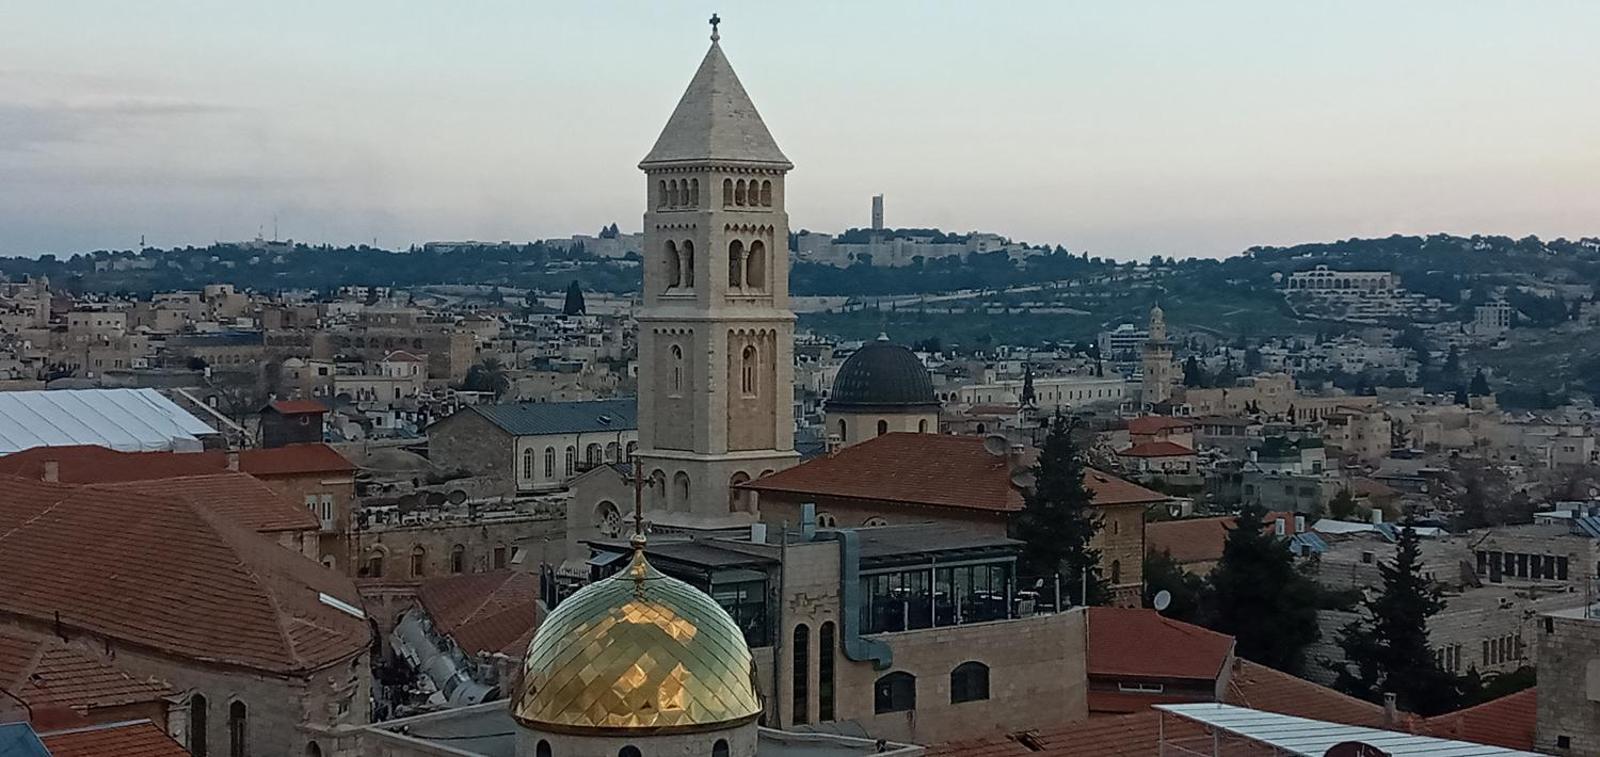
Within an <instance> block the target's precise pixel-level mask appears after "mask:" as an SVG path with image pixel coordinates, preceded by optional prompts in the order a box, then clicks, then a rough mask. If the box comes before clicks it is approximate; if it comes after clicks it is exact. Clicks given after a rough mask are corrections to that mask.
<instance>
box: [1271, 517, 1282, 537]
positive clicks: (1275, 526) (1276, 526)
mask: <svg viewBox="0 0 1600 757" xmlns="http://www.w3.org/2000/svg"><path fill="white" fill-rule="evenodd" d="M1284 525H1285V523H1284V522H1283V519H1282V518H1273V519H1272V533H1273V534H1275V535H1277V536H1283V535H1284V533H1283V532H1284Z"/></svg>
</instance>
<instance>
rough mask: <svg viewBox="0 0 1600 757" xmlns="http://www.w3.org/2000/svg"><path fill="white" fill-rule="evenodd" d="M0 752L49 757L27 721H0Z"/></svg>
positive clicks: (20, 756) (9, 755)
mask: <svg viewBox="0 0 1600 757" xmlns="http://www.w3.org/2000/svg"><path fill="white" fill-rule="evenodd" d="M0 754H4V755H6V757H50V753H49V752H47V751H45V749H44V744H41V743H39V737H38V736H36V735H34V733H33V726H31V725H28V724H27V723H0Z"/></svg>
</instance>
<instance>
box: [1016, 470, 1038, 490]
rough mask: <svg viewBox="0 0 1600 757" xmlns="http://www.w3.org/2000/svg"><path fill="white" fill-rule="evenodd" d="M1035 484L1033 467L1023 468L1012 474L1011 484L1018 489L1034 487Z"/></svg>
mask: <svg viewBox="0 0 1600 757" xmlns="http://www.w3.org/2000/svg"><path fill="white" fill-rule="evenodd" d="M1033 484H1034V478H1033V469H1031V468H1023V469H1022V470H1019V471H1017V472H1016V473H1013V474H1011V485H1012V486H1015V487H1017V488H1018V489H1032V488H1033Z"/></svg>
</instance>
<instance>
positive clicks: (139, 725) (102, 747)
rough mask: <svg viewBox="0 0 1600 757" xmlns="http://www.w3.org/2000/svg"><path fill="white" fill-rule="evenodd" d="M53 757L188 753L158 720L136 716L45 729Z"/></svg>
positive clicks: (184, 756) (157, 756)
mask: <svg viewBox="0 0 1600 757" xmlns="http://www.w3.org/2000/svg"><path fill="white" fill-rule="evenodd" d="M39 738H40V739H41V740H42V741H44V745H45V747H46V748H48V749H49V750H50V755H51V757H189V750H187V749H184V748H183V746H182V745H180V744H179V743H178V742H177V741H175V740H173V738H172V737H171V736H168V735H167V734H166V732H164V731H162V730H161V729H160V728H159V727H157V726H156V724H155V723H152V722H150V721H148V720H134V721H128V722H123V723H110V724H107V725H93V726H88V727H85V728H72V729H69V730H65V731H53V732H50V733H43V734H40V735H39Z"/></svg>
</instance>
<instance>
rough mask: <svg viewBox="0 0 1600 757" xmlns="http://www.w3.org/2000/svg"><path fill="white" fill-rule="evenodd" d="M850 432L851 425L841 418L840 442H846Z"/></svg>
mask: <svg viewBox="0 0 1600 757" xmlns="http://www.w3.org/2000/svg"><path fill="white" fill-rule="evenodd" d="M849 431H850V424H848V423H846V422H845V420H844V419H843V418H840V419H839V441H841V442H842V441H844V440H845V439H846V438H847V437H846V436H845V434H847V433H849Z"/></svg>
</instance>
